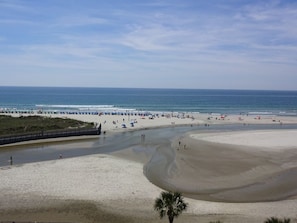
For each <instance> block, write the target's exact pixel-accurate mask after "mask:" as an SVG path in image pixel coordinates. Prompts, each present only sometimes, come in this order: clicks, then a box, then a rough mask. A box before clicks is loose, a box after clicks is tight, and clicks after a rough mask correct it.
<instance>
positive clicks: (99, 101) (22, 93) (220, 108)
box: [0, 87, 297, 116]
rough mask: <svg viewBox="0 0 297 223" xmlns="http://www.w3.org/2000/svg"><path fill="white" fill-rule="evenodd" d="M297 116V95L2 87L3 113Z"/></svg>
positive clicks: (267, 92)
mask: <svg viewBox="0 0 297 223" xmlns="http://www.w3.org/2000/svg"><path fill="white" fill-rule="evenodd" d="M7 109H10V110H11V109H17V110H70V111H74V110H75V111H131V110H132V111H134V110H135V111H151V112H195V113H219V114H261V115H266V114H267V115H290V116H296V115H297V91H264V90H263V91H262V90H206V89H205V90H204V89H203V90H202V89H140V88H79V87H0V110H2V111H3V110H7Z"/></svg>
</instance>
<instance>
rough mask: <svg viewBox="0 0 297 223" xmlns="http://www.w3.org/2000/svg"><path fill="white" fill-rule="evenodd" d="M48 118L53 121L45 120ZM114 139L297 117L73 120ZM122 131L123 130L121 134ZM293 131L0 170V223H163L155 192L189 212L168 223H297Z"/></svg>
mask: <svg viewBox="0 0 297 223" xmlns="http://www.w3.org/2000/svg"><path fill="white" fill-rule="evenodd" d="M51 116H52V117H53V116H54V115H51ZM70 118H75V119H79V120H83V121H90V122H96V123H101V124H102V129H103V131H106V135H107V136H108V134H113V133H115V132H118V131H130V130H138V129H143V128H154V127H162V126H163V127H164V126H173V125H216V124H228V123H241V124H243V125H251V124H274V125H275V124H277V125H286V124H290V123H295V124H296V123H297V119H296V117H268V116H267V117H260V118H259V117H258V116H226V117H221V116H219V115H209V114H196V115H195V116H194V115H188V116H185V117H172V116H170V117H157V118H154V119H149V118H148V117H144V118H143V117H137V118H135V119H136V120H135V119H134V120H133V122H134V127H131V125H130V124H129V123H130V122H131V119H132V117H127V116H112V115H103V116H92V115H89V116H88V115H72V116H71V117H70ZM123 123H126V126H127V128H122V126H121V125H122V124H123ZM296 135H297V130H285V129H279V130H255V131H232V132H207V133H204V132H202V133H201V132H189V133H187V134H185V135H183V136H180V137H177V138H175V139H174V140H172V144H171V147H162V146H160V147H159V148H158V149H157V150H156V151H153V152H152V153H149V154H152V156H148V153H145V152H143V153H137V154H136V153H135V151H134V150H133V148H127V149H125V150H122V151H118V152H115V153H112V154H110V155H106V154H100V155H98V154H97V155H89V156H83V157H77V158H68V159H57V160H52V161H46V162H37V163H31V164H24V165H15V166H5V167H1V168H0V179H1V184H0V221H3V222H6V221H8V222H10V221H18V222H21V221H22V222H25V221H27V222H28V221H29V222H35V221H36V222H86V223H87V222H166V221H167V219H163V220H160V219H159V218H158V215H157V213H155V212H154V210H153V202H154V199H155V198H156V197H158V196H159V194H160V192H161V191H162V189H166V190H179V191H181V192H182V193H183V194H184V195H185V196H186V198H185V199H186V201H187V202H188V203H189V210H187V212H185V213H184V214H182V215H181V216H180V217H179V218H178V219H176V220H175V222H209V221H217V220H221V221H223V222H234V223H235V222H263V221H264V220H265V219H266V218H268V217H271V216H277V217H290V218H292V219H295V218H296V214H295V213H296V209H297V200H296V195H297V190H296V188H297V183H296V181H295V180H294V179H296V175H297V168H296V167H297V164H296V159H297V148H296V145H297V137H296Z"/></svg>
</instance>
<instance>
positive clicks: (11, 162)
mask: <svg viewBox="0 0 297 223" xmlns="http://www.w3.org/2000/svg"><path fill="white" fill-rule="evenodd" d="M9 162H10V165H12V164H13V160H12V156H10V159H9Z"/></svg>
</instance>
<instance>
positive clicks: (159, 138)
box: [0, 124, 297, 166]
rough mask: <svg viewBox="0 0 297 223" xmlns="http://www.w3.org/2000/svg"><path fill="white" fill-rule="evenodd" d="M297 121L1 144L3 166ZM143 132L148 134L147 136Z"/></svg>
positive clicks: (166, 142)
mask: <svg viewBox="0 0 297 223" xmlns="http://www.w3.org/2000/svg"><path fill="white" fill-rule="evenodd" d="M296 128H297V125H273V124H271V125H211V126H208V127H206V126H204V125H200V126H174V127H167V128H156V129H146V130H137V131H127V132H121V133H116V134H110V135H108V134H107V135H101V136H99V137H98V138H96V139H88V140H76V141H65V142H50V143H39V144H30V145H22V146H9V147H3V148H0V166H7V165H10V157H12V158H13V165H21V164H25V163H31V162H40V161H48V160H56V159H59V158H60V155H61V156H62V157H63V158H70V157H78V156H85V155H91V154H102V153H104V154H108V153H112V152H115V151H119V150H122V149H126V148H129V147H132V146H140V147H141V146H146V147H148V146H150V147H156V146H158V145H161V144H162V145H163V146H164V145H168V146H170V143H171V141H172V139H173V138H175V137H177V136H179V135H183V134H185V133H186V132H189V131H201V132H205V131H235V130H252V129H296ZM142 135H145V137H144V138H143V137H142Z"/></svg>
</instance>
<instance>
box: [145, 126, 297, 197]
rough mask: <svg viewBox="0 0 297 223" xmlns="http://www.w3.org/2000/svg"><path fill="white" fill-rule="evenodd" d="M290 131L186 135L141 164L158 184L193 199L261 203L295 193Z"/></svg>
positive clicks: (296, 151) (295, 155)
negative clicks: (171, 148)
mask: <svg viewBox="0 0 297 223" xmlns="http://www.w3.org/2000/svg"><path fill="white" fill-rule="evenodd" d="M296 135H297V131H296V130H269V131H260V130H258V131H240V132H227V133H206V134H190V135H188V136H185V137H183V138H182V139H180V138H179V139H176V140H175V141H174V142H173V144H172V147H173V148H174V150H168V149H167V148H160V149H159V152H160V154H161V155H158V156H156V157H155V158H154V157H153V159H152V160H151V162H150V163H148V164H147V165H146V167H145V170H146V175H147V176H148V178H149V179H150V180H151V181H152V182H154V183H155V184H156V185H158V186H159V187H161V188H164V189H167V190H177V191H181V192H183V193H184V194H185V195H187V196H190V197H192V198H196V199H202V200H209V201H220V202H262V201H277V200H283V199H288V198H293V197H294V196H296V195H297V181H296V180H295V179H296V176H297V163H296V160H297V146H296V145H297V138H296V137H295V136H296Z"/></svg>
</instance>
